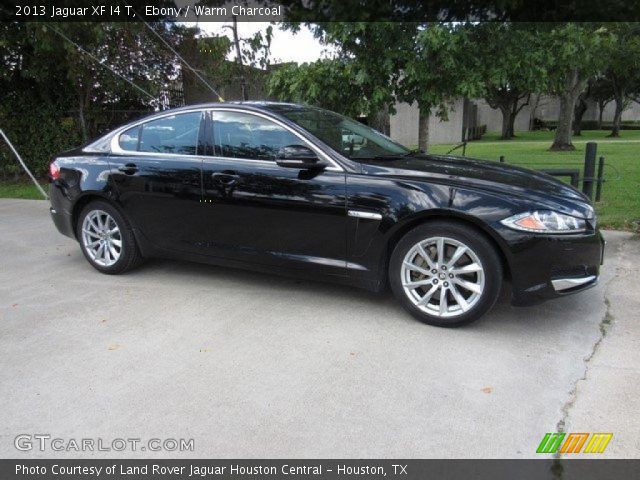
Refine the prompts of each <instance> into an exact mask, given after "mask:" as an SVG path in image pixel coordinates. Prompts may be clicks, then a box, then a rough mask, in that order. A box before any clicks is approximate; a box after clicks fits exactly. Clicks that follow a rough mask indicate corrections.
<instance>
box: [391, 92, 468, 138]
mask: <svg viewBox="0 0 640 480" xmlns="http://www.w3.org/2000/svg"><path fill="white" fill-rule="evenodd" d="M463 105H464V100H463V99H462V98H459V99H457V100H456V101H455V102H453V104H452V105H451V107H450V109H449V115H448V119H447V120H446V121H442V120H440V119H439V118H438V117H437V116H436V115H431V118H429V143H430V144H432V145H437V144H440V143H459V142H461V141H462V116H463ZM395 108H396V113H395V114H394V115H391V116H390V119H389V124H390V137H391V138H392V139H394V140H395V141H397V142H399V143H401V144H402V145H405V146H407V147H411V148H413V147H416V146H417V145H418V116H419V112H418V105H417V104H415V103H413V104H408V103H398V104H396V106H395Z"/></svg>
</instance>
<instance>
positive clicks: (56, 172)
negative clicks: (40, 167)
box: [49, 160, 60, 180]
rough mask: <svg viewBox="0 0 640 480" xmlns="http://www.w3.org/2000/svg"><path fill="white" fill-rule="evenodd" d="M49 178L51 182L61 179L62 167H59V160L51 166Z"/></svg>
mask: <svg viewBox="0 0 640 480" xmlns="http://www.w3.org/2000/svg"><path fill="white" fill-rule="evenodd" d="M49 176H50V177H51V180H57V179H58V178H59V177H60V165H58V161H57V160H54V161H53V162H51V163H50V164H49Z"/></svg>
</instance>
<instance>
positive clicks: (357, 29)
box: [308, 22, 418, 132]
mask: <svg viewBox="0 0 640 480" xmlns="http://www.w3.org/2000/svg"><path fill="white" fill-rule="evenodd" d="M308 25H309V27H310V28H311V30H312V31H313V32H314V34H315V35H316V37H317V38H319V39H320V41H321V42H322V43H324V44H325V45H331V46H332V47H334V49H335V50H336V54H335V57H336V59H337V60H340V61H342V62H344V63H345V64H346V65H348V69H349V71H350V73H351V77H350V78H349V79H347V80H346V81H347V82H348V83H352V84H355V86H356V87H357V88H358V89H359V90H360V92H361V95H362V96H363V97H364V100H365V102H364V107H365V108H366V110H363V111H362V112H361V113H362V114H365V115H366V116H367V120H368V123H369V125H371V126H372V127H373V128H376V129H378V130H380V131H383V132H384V131H385V130H386V123H387V120H386V118H388V115H387V112H388V111H389V110H393V107H392V105H393V103H394V102H395V99H396V96H395V93H396V86H397V83H398V79H399V77H400V72H401V71H402V69H403V65H404V63H403V62H404V60H405V52H406V51H407V49H409V48H411V45H412V42H413V40H414V38H415V32H416V31H417V28H418V24H415V23H395V22H327V23H316V24H308ZM380 112H384V114H383V115H381V114H380ZM385 117H386V118H385Z"/></svg>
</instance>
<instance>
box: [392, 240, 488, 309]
mask: <svg viewBox="0 0 640 480" xmlns="http://www.w3.org/2000/svg"><path fill="white" fill-rule="evenodd" d="M400 275H401V282H402V288H403V289H404V292H405V294H406V295H407V297H408V298H409V300H411V302H412V303H413V304H414V305H415V306H416V307H418V308H419V309H420V310H422V311H423V312H425V313H427V314H429V315H433V316H436V317H441V318H446V317H456V316H458V315H462V314H464V313H466V312H468V311H469V310H471V309H472V308H473V307H474V305H475V304H476V303H478V301H479V300H480V298H481V297H482V293H483V292H484V287H485V274H484V269H483V267H482V263H481V262H480V259H479V258H478V255H477V254H476V253H475V252H474V251H473V250H472V249H471V247H469V246H468V245H465V244H464V243H462V242H460V241H458V240H455V239H453V238H448V237H432V238H427V239H426V240H421V241H420V242H418V243H416V244H415V245H414V246H413V247H412V248H411V249H409V251H408V252H407V254H406V255H405V257H404V260H403V262H402V267H401V270H400Z"/></svg>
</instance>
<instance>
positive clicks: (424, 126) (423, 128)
mask: <svg viewBox="0 0 640 480" xmlns="http://www.w3.org/2000/svg"><path fill="white" fill-rule="evenodd" d="M428 148H429V114H428V113H423V112H422V109H421V110H420V114H419V116H418V150H420V151H422V152H425V153H426V152H427V149H428Z"/></svg>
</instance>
